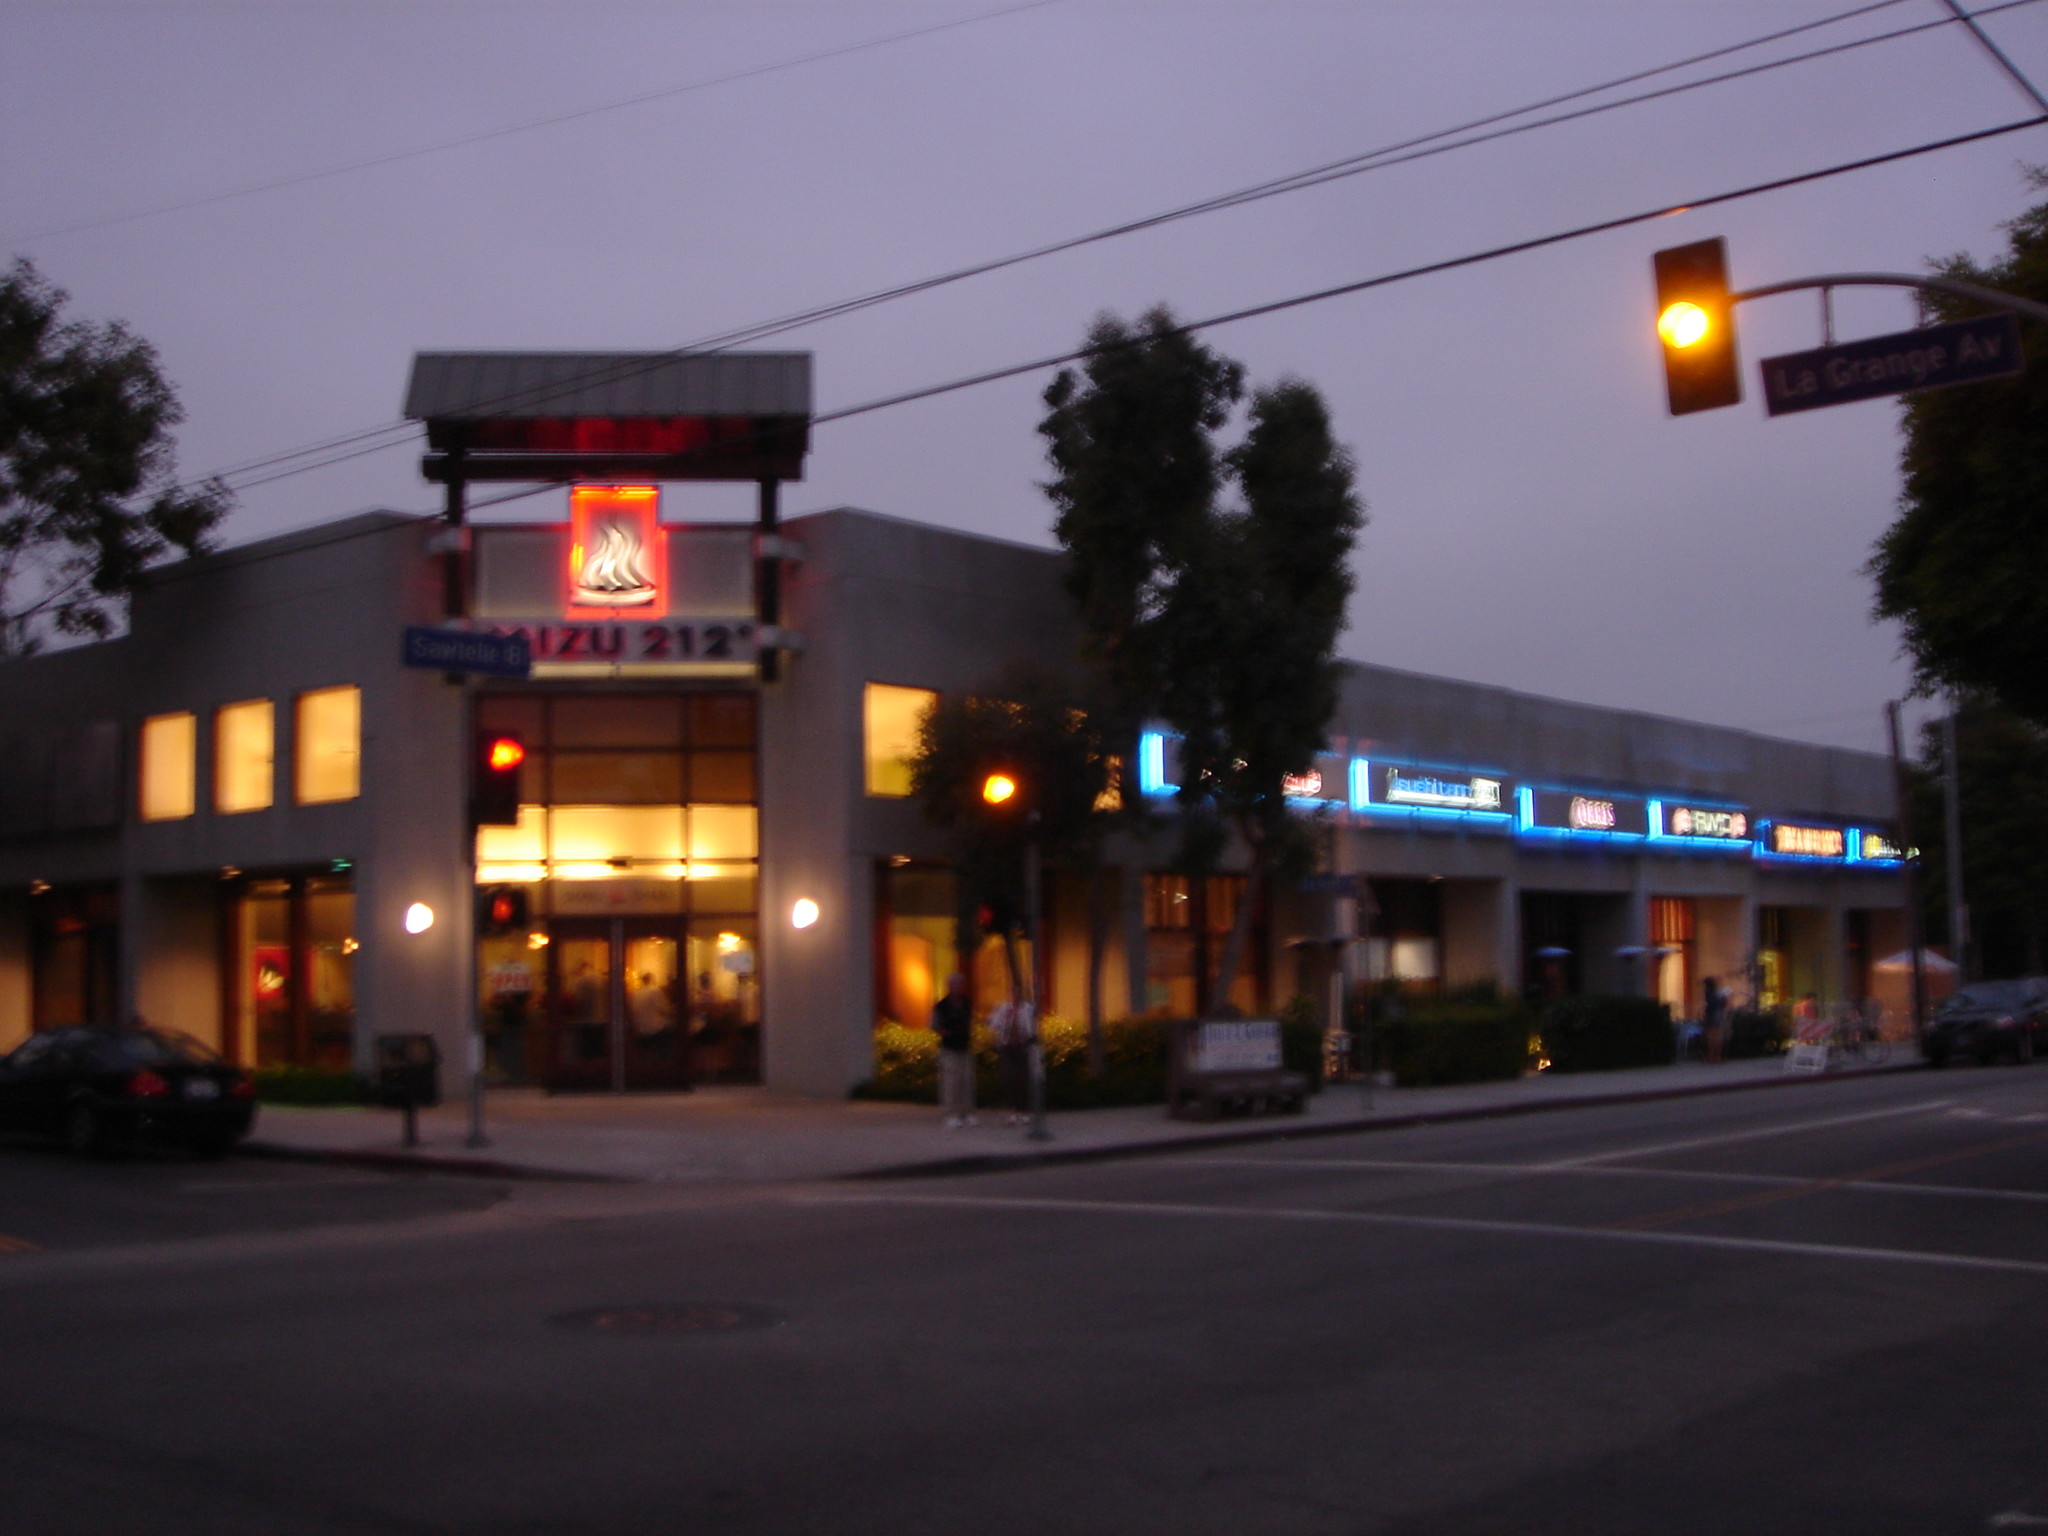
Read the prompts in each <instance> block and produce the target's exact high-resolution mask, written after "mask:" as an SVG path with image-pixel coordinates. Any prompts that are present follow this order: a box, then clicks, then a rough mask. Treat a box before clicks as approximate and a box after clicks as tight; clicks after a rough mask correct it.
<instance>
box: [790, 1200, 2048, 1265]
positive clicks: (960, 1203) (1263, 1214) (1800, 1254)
mask: <svg viewBox="0 0 2048 1536" xmlns="http://www.w3.org/2000/svg"><path fill="white" fill-rule="evenodd" d="M794 1203H795V1204H799V1205H896V1206H928V1207H931V1208H933V1209H940V1210H983V1211H1060V1212H1067V1213H1071V1214H1075V1215H1091V1216H1175V1217H1190V1216H1192V1217H1202V1218H1206V1219H1209V1220H1213V1221H1283V1222H1312V1223H1321V1224H1327V1225H1331V1226H1360V1227H1415V1228H1419V1229H1422V1230H1425V1231H1437V1232H1483V1233H1489V1234H1493V1235H1498V1236H1510V1237H1576V1238H1585V1239H1590V1240H1592V1241H1594V1242H1612V1243H1653V1244H1659V1245H1662V1246H1664V1247H1669V1248H1721V1249H1727V1250H1729V1251H1732V1252H1737V1253H1779V1254H1787V1255H1791V1256H1793V1257H1797V1258H1812V1259H1858V1260H1862V1261H1864V1262H1866V1263H1880V1264H1919V1265H1924V1266H1926V1267H1928V1268H1933V1269H1976V1270H1990V1271H1993V1272H1996V1273H2003V1274H2016V1275H2040V1276H2048V1263H2044V1262H2041V1261H2039V1260H2035V1259H1995V1258H1986V1257H1983V1256H1980V1255H1977V1254H1969V1253H1925V1252H1921V1251H1918V1250H1915V1249H1911V1248H1866V1247H1859V1246H1850V1245H1846V1244H1835V1243H1794V1242H1785V1241H1782V1240H1779V1239H1775V1238H1766V1237H1717V1236H1714V1235H1712V1234H1710V1233H1704V1232H1676V1231H1671V1230H1669V1229H1664V1228H1644V1227H1570V1226H1560V1225H1557V1224H1555V1223H1551V1222H1543V1221H1485V1220H1480V1219H1478V1218H1476V1217H1468V1216H1410V1215H1397V1214H1395V1213H1393V1212H1390V1211H1326V1210H1317V1209H1314V1208H1313V1207H1309V1208H1303V1207H1297V1206H1265V1207H1261V1206H1242V1205H1188V1204H1180V1203H1175V1202H1172V1201H1161V1200H1066V1199H1058V1198H1054V1197H1050V1196H1026V1195H1018V1196H1003V1195H911V1194H879V1193H876V1194H868V1193H850V1192H840V1191H833V1192H831V1193H827V1194H805V1195H799V1196H796V1197H794Z"/></svg>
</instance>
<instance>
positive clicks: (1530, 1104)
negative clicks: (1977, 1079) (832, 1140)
mask: <svg viewBox="0 0 2048 1536" xmlns="http://www.w3.org/2000/svg"><path fill="white" fill-rule="evenodd" d="M1924 1066H1925V1063H1923V1062H1920V1061H1918V1060H1914V1061H1905V1062H1899V1063H1896V1064H1895V1065H1891V1066H1884V1067H1866V1068H1863V1069H1861V1070H1859V1071H1855V1072H1849V1073H1839V1072H1838V1073H1834V1074H1828V1073H1824V1072H1816V1073H1812V1074H1801V1075H1799V1076H1796V1077H1795V1076H1792V1075H1791V1074H1789V1073H1787V1074H1785V1075H1783V1076H1779V1077H1760V1078H1749V1079H1746V1080H1744V1081H1742V1082H1735V1083H1691V1084H1687V1085H1685V1086H1682V1087H1677V1088H1637V1089H1631V1090H1629V1091H1627V1092H1619V1093H1592V1094H1585V1095H1582V1096H1579V1097H1575V1098H1568V1099H1536V1100H1524V1101H1521V1102H1513V1101H1511V1102H1507V1103H1501V1104H1477V1105H1473V1106H1471V1107H1469V1108H1466V1109H1444V1110H1416V1111H1415V1112H1413V1113H1411V1114H1402V1115H1384V1116H1381V1117H1379V1118H1377V1119H1370V1120H1367V1119H1359V1120H1340V1121H1335V1122H1330V1123H1325V1124H1321V1125H1303V1124H1299V1123H1294V1122H1288V1123H1276V1124H1270V1125H1261V1126H1249V1127H1247V1128H1246V1129H1244V1130H1241V1131H1228V1132H1224V1133H1222V1134H1220V1135H1207V1136H1200V1135H1191V1136H1172V1137H1165V1138H1162V1139H1160V1140H1158V1141H1141V1142H1117V1143H1112V1144H1110V1145H1107V1146H1100V1147H1073V1148H1068V1149H1062V1150H1058V1151H1049V1152H977V1153H974V1154H971V1155H968V1156H962V1157H944V1158H936V1159H933V1160H931V1161H928V1162H919V1163H898V1164H894V1165H892V1166H889V1167H885V1168H863V1169H860V1170H858V1171H856V1172H853V1173H840V1174H832V1175H828V1176H827V1180H828V1182H848V1183H861V1182H878V1181H882V1180H889V1179H945V1178H962V1177H966V1176H969V1175H973V1174H980V1173H1001V1172H1004V1171H1006V1170H1011V1169H1020V1168H1050V1167H1059V1166H1062V1165H1069V1164H1080V1163H1106V1162H1116V1161H1120V1160H1122V1159H1126V1158H1137V1157H1155V1156H1165V1155H1168V1154H1171V1153H1175V1152H1189V1151H1195V1150H1198V1149H1200V1148H1203V1147H1243V1146H1256V1145H1260V1144H1263V1143H1271V1142H1282V1141H1315V1140H1320V1139H1323V1138H1325V1137H1330V1136H1357V1135H1361V1134H1365V1133H1370V1132H1376V1131H1405V1130H1412V1129H1414V1128H1415V1127H1417V1126H1423V1125H1454V1124H1457V1123H1459V1122H1461V1121H1468V1120H1504V1119H1508V1118H1510V1117H1512V1116H1516V1115H1541V1114H1555V1113H1558V1112H1561V1111H1564V1110H1572V1109H1602V1108H1609V1107H1612V1106H1615V1105H1620V1104H1646V1103H1652V1102H1655V1101H1656V1100H1659V1099H1697V1098H1705V1097H1707V1096H1709V1095H1713V1094H1723V1093H1749V1092H1754V1091H1758V1090H1761V1089H1767V1088H1797V1087H1806V1086H1811V1085H1814V1084H1818V1083H1842V1082H1850V1081H1853V1080H1855V1079H1858V1078H1865V1077H1886V1076H1890V1075H1891V1074H1893V1073H1898V1072H1918V1071H1921V1070H1923V1068H1924ZM236 1150H237V1151H238V1152H239V1153H241V1154H242V1155H243V1156H246V1157H256V1158H264V1159H268V1160H270V1161H274V1162H291V1163H329V1164H342V1165H346V1166H353V1167H359V1168H381V1169H384V1170H385V1171H387V1172H392V1173H441V1174H454V1175H457V1176H461V1177H466V1178H480V1179H517V1180H533V1181H545V1182H553V1183H567V1184H650V1183H655V1182H658V1181H656V1180H653V1179H645V1178H637V1177H634V1176H632V1175H628V1174H617V1173H587V1172H583V1171H581V1170H576V1171H571V1170H567V1169H559V1168H543V1167H538V1166H535V1165H532V1164H527V1163H506V1162H499V1161H497V1160H495V1159H492V1158H484V1157H452V1156H447V1155H445V1154H439V1153H426V1152H405V1151H379V1150H372V1149H355V1148H342V1147H332V1148H328V1147H292V1146H284V1145H281V1144H279V1143H276V1142H264V1141H249V1142H244V1143H242V1145H241V1146H240V1147H238V1148H236Z"/></svg>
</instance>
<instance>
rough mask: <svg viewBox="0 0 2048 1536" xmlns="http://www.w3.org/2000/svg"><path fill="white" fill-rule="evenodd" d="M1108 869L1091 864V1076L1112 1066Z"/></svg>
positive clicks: (1095, 1075) (1094, 862) (1089, 1027)
mask: <svg viewBox="0 0 2048 1536" xmlns="http://www.w3.org/2000/svg"><path fill="white" fill-rule="evenodd" d="M1108 873H1109V872H1108V870H1106V869H1105V868H1104V867H1103V864H1102V860H1101V858H1100V857H1097V858H1096V859H1095V860H1094V861H1093V862H1092V863H1090V864H1089V866H1088V1075H1089V1077H1091V1078H1096V1079H1100V1078H1101V1077H1102V1075H1103V1073H1104V1072H1106V1071H1107V1070H1108V1069H1109V1064H1108V1061H1107V1060H1106V1059H1105V1053H1104V1051H1103V1046H1102V952H1103V950H1104V949H1105V948H1106V947H1107V944H1108V938H1109V934H1108V928H1109V921H1108V913H1107V911H1106V910H1105V908H1106V906H1107V903H1106V902H1105V901H1104V900H1103V897H1104V896H1105V894H1106V893H1107V890H1108V886H1109V880H1108Z"/></svg>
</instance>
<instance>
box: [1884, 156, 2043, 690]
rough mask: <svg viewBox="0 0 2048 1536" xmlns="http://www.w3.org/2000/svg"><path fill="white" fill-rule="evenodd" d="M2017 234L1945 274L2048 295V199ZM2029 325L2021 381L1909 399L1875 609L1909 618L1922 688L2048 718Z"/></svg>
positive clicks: (1926, 310)
mask: <svg viewBox="0 0 2048 1536" xmlns="http://www.w3.org/2000/svg"><path fill="white" fill-rule="evenodd" d="M2034 182H2035V185H2036V186H2037V187H2042V186H2048V176H2044V175H2043V173H2041V172H2036V173H2034ZM2006 230H2007V233H2008V235H2009V237H2010V243H2009V247H2008V250H2007V252H2006V254H2005V256H2004V257H2003V258H2002V259H2000V260H1999V261H1997V262H1994V263H1993V264H1991V265H1990V266H1980V265H1978V264H1977V263H1976V262H1975V261H1973V260H1972V259H1971V258H1970V257H1968V256H1966V255H1963V256H1952V257H1950V258H1948V259H1947V260H1946V261H1941V262H1937V263H1935V267H1936V270H1937V271H1939V272H1941V273H1943V274H1944V275H1946V276H1949V277H1957V278H1962V279H1965V280H1967V281H1970V282H1974V283H1980V284H1982V285H1984V286H1986V287H1991V288H1998V289H2002V290H2004V291H2006V292H2008V293H2013V294H2018V295H2020V296H2022V297H2025V298H2031V299H2037V300H2048V203H2043V204H2041V205H2039V206H2037V207H2035V208H2032V209H2030V210H2029V211H2027V212H2026V213H2024V214H2022V215H2021V216H2020V217H2019V218H2017V219H2015V220H2013V221H2012V223H2010V224H2008V225H2007V226H2006ZM1921 307H1922V311H1923V314H1925V315H1926V316H1927V317H1928V318H1930V319H1942V320H1954V319H1960V318H1962V317H1963V316H1964V315H1965V314H1967V313H1971V312H1974V311H1975V310H1976V309H1977V308H1978V307H1979V306H1976V305H1972V304H1970V303H1969V302H1968V301H1966V300H1962V299H1957V298H1952V297H1949V296H1947V295H1942V294H1926V295H1923V297H1922V299H1921ZM2021 324H2022V326H2023V327H2024V330H2025V334H2026V341H2027V346H2028V350H2029V351H2031V352H2032V353H2033V354H2034V356H2033V360H2032V361H2031V362H2029V364H2028V365H2027V368H2026V371H2025V372H2024V373H2023V374H2021V375H2020V376H2019V377H2017V378H2012V379H2001V380H1997V381H1992V382H1986V383H1981V384H1972V385H1968V386H1966V387H1963V388H1958V389H1937V390H1929V391H1927V392H1926V393H1924V394H1917V395H1908V396H1907V397H1906V401H1905V413H1904V425H1905V439H1906V440H1905V447H1904V450H1903V452H1902V455H1901V466H1902V468H1903V470H1904V474H1905V487H1904V492H1903V494H1902V495H1901V497H1900V501H1899V517H1898V519H1897V520H1896V521H1895V522H1894V523H1893V524H1892V526H1891V527H1890V528H1889V529H1888V530H1887V531H1886V532H1885V534H1884V536H1883V538H1881V539H1880V540H1879V541H1878V544H1877V549H1876V553H1875V555H1874V556H1873V558H1872V559H1871V562H1870V565H1869V571H1870V573H1871V574H1872V575H1873V576H1874V577H1875V578H1876V582H1877V600H1876V605H1875V608H1876V614H1877V616H1878V617H1879V618H1881V619H1896V620H1898V621H1899V622H1900V623H1901V624H1902V625H1903V626H1904V628H1905V646H1906V650H1907V653H1908V654H1909V655H1910V656H1911V657H1912V660H1913V666H1914V672H1915V675H1916V681H1917V682H1918V684H1919V686H1920V687H1921V689H1922V690H1923V691H1933V690H1935V689H1938V688H1952V689H1967V690H1981V691H1984V692H1987V693H1989V694H1991V695H1993V696H1995V697H1996V698H1997V699H1998V700H1999V701H2000V702H2001V703H2003V704H2004V705H2005V706H2006V707H2007V708H2009V709H2012V710H2014V711H2016V712H2018V713H2019V714H2021V715H2024V716H2026V717H2027V718H2028V719H2030V720H2033V721H2034V722H2036V723H2037V724H2042V725H2048V669H2044V668H2042V666H2041V665H2040V658H2041V657H2042V656H2043V655H2048V583H2044V582H2043V581H2042V580H2041V577H2040V573H2041V572H2042V571H2043V570H2048V345H2044V343H2048V337H2044V336H2043V334H2042V327H2040V326H2039V325H2038V324H2037V323H2036V322H2034V321H2031V320H2022V322H2021Z"/></svg>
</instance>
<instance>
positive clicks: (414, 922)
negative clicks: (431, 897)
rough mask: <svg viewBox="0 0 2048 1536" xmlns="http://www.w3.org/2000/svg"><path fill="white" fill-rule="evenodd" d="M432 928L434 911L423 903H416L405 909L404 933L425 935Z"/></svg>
mask: <svg viewBox="0 0 2048 1536" xmlns="http://www.w3.org/2000/svg"><path fill="white" fill-rule="evenodd" d="M433 926H434V909H433V908H432V907H430V906H428V905H427V904H426V903H425V902H424V901H416V902H414V903H413V904H412V905H411V906H409V907H407V908H406V909H405V931H406V932H407V933H425V932H426V931H427V930H428V929H429V928H431V927H433Z"/></svg>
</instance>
